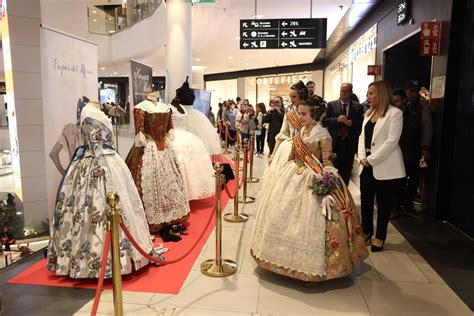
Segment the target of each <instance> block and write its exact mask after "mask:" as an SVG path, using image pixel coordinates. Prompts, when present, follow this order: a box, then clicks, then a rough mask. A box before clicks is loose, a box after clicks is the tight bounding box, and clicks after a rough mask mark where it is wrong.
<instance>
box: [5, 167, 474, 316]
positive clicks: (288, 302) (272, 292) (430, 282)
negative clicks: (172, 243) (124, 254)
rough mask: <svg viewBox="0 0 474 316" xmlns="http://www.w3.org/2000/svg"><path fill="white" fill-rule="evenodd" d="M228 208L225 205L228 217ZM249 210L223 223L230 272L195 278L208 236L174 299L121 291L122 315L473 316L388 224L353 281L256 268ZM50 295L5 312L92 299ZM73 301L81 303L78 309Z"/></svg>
mask: <svg viewBox="0 0 474 316" xmlns="http://www.w3.org/2000/svg"><path fill="white" fill-rule="evenodd" d="M265 162H266V159H264V158H262V159H256V163H255V172H254V173H255V175H256V176H257V177H261V175H262V173H263V170H264V167H265ZM259 187H260V183H257V184H249V194H250V195H253V196H255V195H256V194H257V191H258V188H259ZM351 190H352V191H353V193H354V195H355V200H356V201H357V200H359V198H358V194H357V189H356V188H355V187H353V186H351ZM232 206H233V204H232V203H231V202H230V203H229V204H228V206H227V211H229V212H230V211H231V210H232ZM254 209H255V204H248V205H245V206H243V207H242V211H244V212H245V213H247V214H249V215H250V220H249V221H248V222H246V223H241V224H234V223H228V222H224V223H223V226H224V227H223V257H224V258H228V259H232V260H234V261H236V262H237V263H238V272H237V273H236V274H234V275H232V276H230V277H227V278H210V277H207V276H205V275H203V274H201V272H200V268H199V266H200V263H201V262H202V261H204V260H206V259H211V258H213V256H214V253H215V251H214V246H215V239H214V238H215V235H214V234H212V235H211V236H210V238H209V240H208V241H207V243H206V245H205V247H204V248H203V249H202V252H201V255H200V257H199V258H198V260H197V261H196V264H195V265H194V267H193V269H192V271H191V272H190V274H189V276H188V278H187V280H186V282H185V284H184V285H183V287H182V289H181V291H180V293H179V294H177V295H169V294H160V293H156V294H155V293H137V292H124V294H123V297H124V310H125V315H164V316H170V315H173V316H176V315H180V316H185V315H186V316H188V315H192V316H200V315H203V316H204V315H206V316H214V315H215V316H240V315H242V316H244V315H247V316H250V315H274V316H276V315H285V316H286V315H301V316H302V315H374V316H378V315H397V316H398V315H416V316H421V315H430V316H431V315H455V316H461V315H471V316H472V315H474V313H473V312H472V311H471V310H470V309H469V308H468V307H467V306H466V305H465V304H464V303H463V302H462V301H461V300H460V299H459V297H457V296H456V294H455V293H454V292H453V291H452V290H451V289H450V288H449V287H448V286H447V285H446V284H445V282H444V281H443V280H442V279H441V278H440V277H439V276H438V274H437V273H436V272H435V271H434V270H433V269H432V268H431V267H430V266H429V264H427V262H426V261H425V260H424V259H423V258H422V257H421V256H420V255H419V254H418V253H417V252H416V251H415V249H414V248H413V247H412V246H411V245H410V244H409V243H408V242H407V241H406V240H405V239H404V238H403V236H402V235H401V234H400V233H399V232H398V231H397V230H396V229H395V228H394V227H393V226H391V225H390V227H389V234H388V239H387V243H386V250H385V251H383V252H381V253H376V254H370V257H369V258H368V259H367V260H366V261H365V262H364V263H363V264H362V265H361V266H360V267H358V268H357V271H356V272H355V273H354V274H353V275H352V277H348V278H344V279H338V280H333V281H327V282H323V283H319V284H317V285H316V286H314V287H311V288H306V287H304V286H303V284H302V282H299V281H297V280H293V279H290V278H286V277H282V276H279V275H276V274H273V273H270V272H267V271H263V270H260V269H257V268H256V264H255V262H254V261H253V259H252V258H251V257H250V255H249V249H248V243H249V238H250V235H251V229H252V224H253V213H254ZM157 282H159V280H157ZM38 288H39V289H47V288H41V287H38ZM46 291H48V290H46ZM55 291H61V292H62V291H64V292H63V293H66V292H67V293H69V294H67V295H65V296H66V297H64V300H62V301H60V302H59V303H58V304H57V308H56V309H49V308H46V307H45V303H42V302H41V301H42V297H41V296H38V295H41V294H39V293H40V291H39V293H37V295H36V296H32V295H30V294H23V295H22V294H21V293H18V297H17V298H16V299H17V300H19V301H18V303H19V304H20V303H22V302H23V303H24V304H25V305H28V306H38V308H37V309H36V310H31V311H30V310H28V309H25V313H23V314H22V313H13V311H12V313H11V315H20V314H22V315H29V313H31V315H33V312H35V313H34V315H43V314H44V315H56V313H58V311H60V313H59V314H57V315H68V313H67V312H66V311H70V314H74V315H89V312H90V310H91V307H92V299H91V300H90V301H89V302H87V296H89V297H90V298H92V295H93V293H92V292H91V291H87V292H82V290H81V295H79V296H78V297H77V300H76V301H75V302H72V301H71V302H70V301H69V300H74V297H75V296H74V294H73V292H72V291H71V290H70V289H55ZM68 291H69V292H68ZM84 291H85V290H84ZM46 293H47V292H46ZM44 295H48V294H44ZM44 301H51V298H50V297H48V298H45V300H44ZM78 301H82V302H84V303H83V304H82V305H81V306H80V307H79V308H77V306H78V305H77V302H78ZM112 302H113V298H112V294H111V292H110V291H106V292H104V294H103V295H102V300H101V304H100V307H99V315H112V314H113V303H112ZM67 304H70V309H67ZM46 305H47V304H46Z"/></svg>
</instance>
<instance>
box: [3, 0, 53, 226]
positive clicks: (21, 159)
mask: <svg viewBox="0 0 474 316" xmlns="http://www.w3.org/2000/svg"><path fill="white" fill-rule="evenodd" d="M5 2H6V3H5ZM3 6H4V7H5V6H6V12H7V16H6V18H5V19H4V20H3V21H2V23H3V27H2V39H3V58H4V62H5V81H6V88H7V95H6V102H8V115H9V123H10V126H9V129H10V144H11V148H12V152H13V154H12V156H13V157H12V158H13V169H14V178H15V193H16V203H17V211H21V210H22V209H23V215H24V221H25V224H26V225H28V224H33V223H34V224H36V225H40V224H41V221H46V219H47V218H48V201H47V193H46V169H45V153H44V150H45V149H44V132H43V124H44V122H43V101H42V91H41V58H40V56H41V54H40V23H41V9H40V0H8V1H5V0H3Z"/></svg>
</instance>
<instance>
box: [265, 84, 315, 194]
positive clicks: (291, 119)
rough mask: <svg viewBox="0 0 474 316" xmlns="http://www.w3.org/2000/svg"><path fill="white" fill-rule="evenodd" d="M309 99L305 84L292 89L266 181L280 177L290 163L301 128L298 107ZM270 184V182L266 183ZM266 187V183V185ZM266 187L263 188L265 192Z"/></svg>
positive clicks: (269, 162) (267, 170)
mask: <svg viewBox="0 0 474 316" xmlns="http://www.w3.org/2000/svg"><path fill="white" fill-rule="evenodd" d="M307 98H308V89H307V88H306V86H305V84H304V83H303V82H302V81H300V82H298V83H296V84H294V85H292V86H291V88H290V101H291V105H290V106H288V108H287V109H286V114H285V117H284V118H283V125H282V127H281V130H280V133H278V135H277V136H276V137H275V140H276V143H275V149H274V150H273V153H272V155H271V156H270V158H269V159H268V164H269V167H268V168H267V169H266V170H265V173H264V175H263V178H264V179H268V180H270V178H272V177H278V176H279V175H280V172H281V170H282V168H283V166H285V164H286V163H287V161H288V155H289V154H290V151H291V146H292V144H293V136H294V135H296V133H297V132H298V130H299V129H300V128H301V123H300V122H299V120H298V114H297V109H298V106H299V105H300V104H301V103H302V102H303V100H306V99H307ZM265 182H266V183H268V181H265ZM264 185H265V183H264ZM263 188H264V186H262V190H263Z"/></svg>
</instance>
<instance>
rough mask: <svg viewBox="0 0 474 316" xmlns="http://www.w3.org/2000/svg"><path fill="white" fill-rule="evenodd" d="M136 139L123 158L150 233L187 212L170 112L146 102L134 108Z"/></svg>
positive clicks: (159, 105)
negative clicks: (173, 148)
mask: <svg viewBox="0 0 474 316" xmlns="http://www.w3.org/2000/svg"><path fill="white" fill-rule="evenodd" d="M133 114H134V118H135V129H136V132H137V136H136V137H135V142H134V145H133V146H132V148H131V149H130V152H129V153H128V155H127V158H126V159H125V162H126V164H127V166H128V167H129V169H130V171H131V173H132V177H133V179H134V181H135V185H136V186H137V189H138V193H139V194H140V197H141V198H142V201H143V206H144V209H145V214H146V218H147V221H148V224H150V226H151V229H152V230H157V229H159V228H160V226H161V225H163V224H166V223H173V222H175V221H180V220H182V219H184V218H185V217H187V215H188V214H189V212H190V208H189V202H188V199H187V197H186V187H185V185H184V180H183V175H182V173H181V170H180V167H179V164H178V161H177V158H176V154H175V152H174V151H173V150H172V148H171V146H170V143H171V141H172V140H173V139H174V129H173V120H172V114H171V109H170V108H169V105H167V104H164V103H153V102H150V101H148V100H145V101H142V102H140V103H139V104H137V105H136V106H135V107H134V109H133Z"/></svg>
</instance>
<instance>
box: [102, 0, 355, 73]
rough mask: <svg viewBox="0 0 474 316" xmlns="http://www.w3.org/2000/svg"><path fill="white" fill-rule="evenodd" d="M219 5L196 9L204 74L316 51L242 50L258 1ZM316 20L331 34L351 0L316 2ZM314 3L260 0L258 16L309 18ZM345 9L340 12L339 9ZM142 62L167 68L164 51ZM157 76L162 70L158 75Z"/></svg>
mask: <svg viewBox="0 0 474 316" xmlns="http://www.w3.org/2000/svg"><path fill="white" fill-rule="evenodd" d="M216 2H217V3H216V4H201V5H199V4H195V5H193V8H192V15H193V21H192V30H193V43H192V52H193V66H203V67H205V68H204V74H211V73H221V72H229V71H238V70H244V69H256V68H265V67H274V66H284V65H294V64H304V63H310V62H312V61H313V59H314V58H315V57H316V55H317V53H318V49H297V50H290V49H271V50H240V49H239V47H240V43H239V21H240V20H241V19H253V18H254V16H255V0H217V1H216ZM312 2H313V10H312V11H313V15H312V17H313V18H327V19H328V23H327V26H328V29H327V36H328V37H329V36H330V35H331V33H332V32H333V31H334V29H335V28H336V25H337V24H338V23H339V21H340V20H341V18H342V17H343V15H344V14H345V12H346V10H347V9H348V7H349V6H350V4H351V3H352V0H313V1H312ZM310 3H311V1H310V0H257V18H261V19H276V18H309V17H310ZM340 6H342V8H341V7H340ZM139 60H140V61H142V62H144V63H147V64H149V65H151V66H152V67H153V68H154V69H156V70H158V69H163V68H164V49H158V50H156V51H155V52H154V53H153V55H148V56H141V58H140V59H139ZM101 66H106V67H107V69H105V70H99V75H100V76H105V77H109V76H111V75H112V74H113V73H114V72H116V73H117V74H116V75H117V76H122V75H124V76H126V75H127V73H128V66H127V65H126V64H123V65H122V64H120V65H101ZM158 72H159V71H158Z"/></svg>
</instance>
